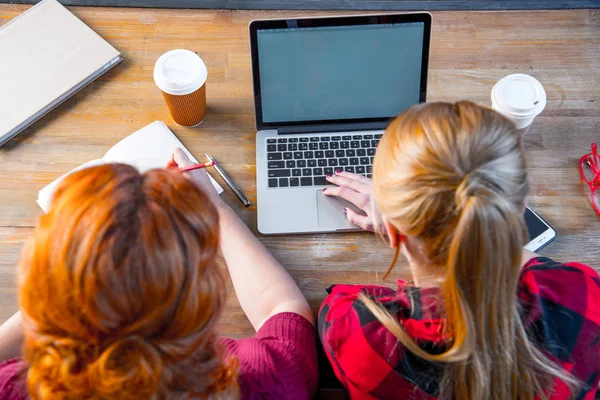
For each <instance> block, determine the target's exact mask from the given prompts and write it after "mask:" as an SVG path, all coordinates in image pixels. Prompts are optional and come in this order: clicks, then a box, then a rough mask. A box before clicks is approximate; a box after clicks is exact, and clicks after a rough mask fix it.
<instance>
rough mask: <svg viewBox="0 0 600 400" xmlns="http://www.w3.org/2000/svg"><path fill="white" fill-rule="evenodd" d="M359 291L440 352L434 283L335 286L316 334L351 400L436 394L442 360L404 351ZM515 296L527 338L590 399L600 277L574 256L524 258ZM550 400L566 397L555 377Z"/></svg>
mask: <svg viewBox="0 0 600 400" xmlns="http://www.w3.org/2000/svg"><path fill="white" fill-rule="evenodd" d="M361 292H364V293H365V294H367V295H368V296H370V297H371V298H373V299H375V300H377V301H378V302H379V303H380V305H381V306H383V307H385V308H386V309H387V311H388V312H389V313H390V314H391V315H392V316H394V317H395V318H397V320H398V321H399V322H401V323H402V325H403V326H404V328H405V329H406V331H407V332H408V333H409V335H410V336H411V337H412V338H413V340H415V342H416V343H417V344H418V345H419V346H420V347H421V348H422V349H423V350H425V351H428V352H430V353H432V354H435V353H439V352H442V351H444V343H446V341H445V340H444V338H443V337H442V336H441V332H443V329H441V327H443V319H441V317H440V311H439V306H437V304H438V303H439V298H440V294H439V290H437V289H419V288H415V287H412V286H410V285H407V284H406V283H404V282H402V281H399V285H398V290H397V291H394V290H392V289H389V288H385V287H380V286H372V285H359V286H351V285H337V286H334V287H333V288H332V289H330V294H329V296H327V298H326V299H325V301H324V303H323V305H322V306H321V309H320V311H319V335H320V336H321V341H322V344H323V348H324V351H325V354H326V355H327V357H328V359H329V361H330V362H331V364H332V367H333V370H334V372H335V374H336V376H337V377H338V379H339V380H340V381H341V383H342V384H343V385H344V386H345V387H346V389H347V390H348V392H349V394H350V396H351V398H352V399H387V398H390V399H391V398H406V399H435V398H436V397H437V395H438V392H439V383H440V381H441V378H442V376H443V369H442V368H443V367H442V366H441V365H435V364H433V363H429V362H426V361H424V360H422V359H419V358H417V357H416V356H414V355H413V354H412V353H411V352H410V351H407V350H406V348H404V346H402V345H401V344H400V343H399V342H398V341H397V339H396V337H395V336H393V335H392V334H391V333H390V332H389V331H388V330H387V329H386V328H385V327H384V326H383V325H382V324H381V323H380V322H379V321H378V320H377V319H376V318H375V317H374V316H373V315H372V313H371V312H370V311H369V310H368V309H367V308H366V307H365V306H364V304H363V303H362V301H360V300H358V296H359V294H360V293H361ZM517 295H518V298H519V301H520V304H521V316H522V318H523V322H524V326H525V329H526V331H527V334H528V336H529V338H530V340H531V341H532V342H533V343H534V344H535V345H537V346H538V347H539V348H540V349H541V350H543V351H544V352H545V353H546V354H547V355H548V357H550V359H551V360H552V361H554V362H556V363H557V364H559V365H560V366H562V367H563V368H564V369H565V370H566V371H568V372H569V373H571V374H572V376H573V377H575V378H576V379H577V380H578V381H579V383H580V385H579V388H578V390H577V394H576V395H575V396H576V398H578V399H584V400H588V399H593V398H594V395H595V393H596V388H597V386H598V383H599V380H600V277H599V276H598V274H597V273H596V272H595V271H594V270H593V269H592V268H590V267H587V266H585V265H583V264H579V263H557V262H554V261H552V260H550V259H547V258H541V257H540V258H535V259H532V260H530V261H529V262H528V263H527V265H525V267H524V268H523V270H522V274H521V277H520V282H519V286H518V290H517ZM549 390H552V392H551V393H550V398H551V399H553V400H558V399H568V398H572V397H573V395H574V393H571V391H570V390H569V388H568V387H567V386H566V385H565V384H564V383H563V382H561V381H559V380H558V379H557V380H556V382H555V384H554V387H553V388H552V389H550V388H549Z"/></svg>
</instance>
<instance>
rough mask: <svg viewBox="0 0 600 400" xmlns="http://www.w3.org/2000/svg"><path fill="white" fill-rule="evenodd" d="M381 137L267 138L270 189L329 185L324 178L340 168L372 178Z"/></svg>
mask: <svg viewBox="0 0 600 400" xmlns="http://www.w3.org/2000/svg"><path fill="white" fill-rule="evenodd" d="M381 136H382V135H381V134H368V135H331V136H296V137H286V138H268V139H266V143H265V145H266V146H267V176H268V186H269V187H270V188H282V187H283V188H287V187H295V186H324V185H330V183H329V182H327V180H326V179H325V175H333V173H334V172H335V170H337V169H341V170H344V171H348V172H353V173H355V174H360V175H364V176H366V177H369V178H370V177H371V175H372V173H373V157H374V156H375V149H376V148H377V145H378V144H379V139H381Z"/></svg>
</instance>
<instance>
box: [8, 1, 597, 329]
mask: <svg viewBox="0 0 600 400" xmlns="http://www.w3.org/2000/svg"><path fill="white" fill-rule="evenodd" d="M27 8H28V6H17V5H0V24H3V23H5V22H7V21H8V20H10V19H11V18H13V17H15V16H17V15H18V14H19V13H21V12H23V11H24V10H25V9H27ZM71 10H72V11H73V12H74V13H75V14H76V15H77V16H78V17H80V18H81V19H82V20H83V21H84V22H86V23H87V24H88V25H89V26H91V27H92V28H93V29H94V30H96V31H97V32H98V33H99V34H100V35H101V36H103V37H104V38H105V39H106V40H108V41H109V42H110V43H111V44H113V45H114V46H115V47H116V48H117V49H119V50H120V51H121V52H122V53H123V56H124V58H125V61H124V62H123V63H122V64H120V65H119V66H117V67H116V68H114V69H113V70H112V71H110V72H109V73H107V74H106V75H104V76H103V77H102V78H101V79H100V80H98V81H97V82H94V83H93V84H91V85H90V86H89V87H87V88H86V89H85V90H83V91H82V92H81V93H79V94H78V95H76V96H75V97H74V98H73V99H71V100H69V101H67V102H66V103H65V104H63V105H62V106H61V107H59V108H58V109H56V110H54V111H53V112H52V113H51V114H50V115H48V116H46V117H45V118H43V119H42V120H41V121H39V122H38V123H36V124H35V125H34V126H33V127H32V128H30V129H29V130H27V131H26V132H24V133H23V134H21V135H20V136H19V137H17V138H15V139H13V140H12V141H10V142H9V143H8V144H7V145H5V146H4V147H2V148H0V170H1V171H2V172H1V175H0V199H1V206H0V210H1V211H0V322H3V321H4V320H5V319H6V318H8V317H9V316H10V315H11V314H12V313H13V312H15V311H16V310H17V292H16V289H15V286H16V284H15V281H16V279H15V277H16V276H15V271H16V265H17V263H18V260H19V253H20V250H21V248H22V246H23V244H24V242H25V240H26V239H27V237H28V235H29V234H30V233H31V231H32V228H33V226H34V225H35V223H36V219H37V217H38V216H39V215H40V209H39V208H38V206H37V204H36V202H35V200H36V198H37V192H38V190H39V189H41V188H42V187H43V186H45V185H46V184H47V183H49V182H50V181H52V180H54V179H55V178H57V177H58V176H60V175H61V174H63V173H64V172H67V171H69V170H71V169H72V168H74V167H76V166H78V165H79V164H82V163H84V162H86V161H89V160H92V159H95V158H99V157H102V156H103V155H104V153H105V152H106V151H107V150H108V149H109V148H110V147H111V146H112V145H113V144H115V143H116V142H117V141H119V140H120V139H122V138H123V137H125V136H127V135H128V134H130V133H132V132H134V131H135V130H137V129H139V128H141V127H143V126H144V125H146V124H148V123H150V122H152V121H154V120H163V121H165V122H166V123H167V125H169V127H170V128H171V129H172V130H173V131H174V132H175V134H176V135H177V136H178V137H179V138H180V139H181V140H182V142H183V143H184V144H185V145H186V146H187V147H188V148H189V149H190V151H192V153H194V154H196V155H202V154H203V152H204V151H210V153H211V154H213V155H214V156H215V157H216V158H217V159H218V160H220V162H221V163H222V164H223V166H224V167H225V168H226V169H227V170H228V171H229V172H230V173H231V175H232V176H233V177H234V179H235V181H236V182H237V183H238V184H239V186H241V188H242V189H243V190H244V192H246V193H247V195H248V197H249V199H250V200H251V201H252V203H253V204H256V187H255V172H256V168H255V155H254V150H255V149H254V147H255V146H254V135H255V133H256V131H255V128H254V111H253V99H252V82H251V75H250V56H249V45H248V32H247V30H248V28H247V27H248V22H249V21H250V20H252V19H255V18H272V17H282V16H290V15H298V14H302V15H310V14H311V13H294V14H291V13H290V12H259V11H203V10H195V11H191V10H151V9H143V10H142V9H109V8H78V7H74V8H71ZM433 21H434V22H433V38H432V45H431V58H430V75H429V85H428V100H429V101H434V100H443V101H456V100H459V99H470V100H474V101H477V102H480V103H483V104H489V103H490V100H489V97H490V96H489V93H490V90H491V88H492V86H493V85H494V83H495V82H496V81H497V80H498V79H500V78H501V77H503V76H504V75H507V74H509V73H514V72H523V73H529V74H531V75H533V76H535V77H536V78H538V79H539V80H540V81H541V82H542V83H543V85H544V87H545V88H546V91H547V94H548V105H547V108H546V110H545V111H544V112H543V114H542V115H541V116H539V117H538V118H537V119H536V121H535V123H534V126H533V127H532V128H531V130H530V132H529V133H528V135H527V137H526V145H527V151H528V156H529V162H530V164H529V165H530V170H531V181H532V193H531V196H530V198H529V201H530V204H531V205H532V206H533V207H534V208H535V209H536V210H537V211H538V212H539V213H540V214H541V215H542V216H543V217H544V218H546V219H547V220H548V221H549V222H550V223H551V224H552V225H553V226H554V228H555V229H556V230H557V231H558V238H557V239H556V241H555V242H554V243H553V244H551V245H550V246H549V247H548V248H547V249H545V250H543V251H542V254H543V255H547V256H549V257H553V258H555V259H558V260H579V261H582V262H584V263H587V264H589V265H591V266H593V267H595V268H600V246H599V243H600V217H598V216H597V215H596V214H595V213H594V211H593V210H592V207H591V206H590V203H589V198H588V195H589V192H588V188H587V186H585V185H584V184H582V182H581V180H580V177H579V167H578V160H579V158H580V157H581V156H582V155H583V154H584V153H587V152H589V149H590V144H591V142H592V141H597V142H600V84H599V81H600V72H599V71H600V69H599V68H598V65H600V13H599V12H598V11H588V10H578V11H552V12H436V13H433ZM174 48H186V49H190V50H193V51H197V52H199V54H200V55H201V57H202V58H203V59H204V61H205V63H206V64H207V66H208V70H209V78H208V85H207V96H208V104H209V106H208V107H209V110H208V116H207V118H206V120H205V121H204V122H203V124H202V125H201V127H199V128H197V129H188V128H182V127H179V126H177V125H176V124H175V123H174V122H173V121H172V119H171V118H170V116H169V113H168V111H167V108H166V107H165V105H164V103H163V99H162V97H161V95H160V93H159V91H158V89H157V88H156V87H155V85H154V82H153V79H152V69H153V66H154V62H155V61H156V59H157V58H158V57H159V56H160V55H161V54H162V53H164V52H165V51H167V50H170V49H174ZM217 179H218V180H219V181H220V179H219V178H217ZM223 198H224V199H225V201H226V202H227V203H229V204H230V205H231V206H232V207H233V208H234V209H235V210H237V212H238V214H239V215H240V216H241V218H243V220H244V221H245V222H246V223H247V224H248V225H249V226H250V227H251V229H252V230H253V231H254V232H257V231H256V207H251V208H249V209H243V208H242V207H241V206H240V204H239V202H238V200H237V199H236V198H235V197H234V195H233V194H232V193H231V192H230V191H229V190H226V191H225V193H224V194H223ZM260 238H261V240H262V242H263V243H264V244H265V246H267V247H268V248H269V250H270V251H272V252H273V254H274V255H275V257H276V258H277V259H278V260H280V261H281V263H282V264H283V265H284V266H285V267H286V268H287V269H288V271H290V273H291V274H292V276H293V277H294V279H296V281H297V282H298V284H299V285H300V287H301V288H302V291H303V292H304V294H305V295H306V296H307V297H308V298H309V300H310V302H311V304H312V305H313V307H314V308H315V310H316V309H317V308H318V306H319V304H320V302H321V300H322V299H323V297H324V295H325V288H326V287H328V286H329V285H331V284H333V283H338V282H350V283H380V278H381V275H382V272H383V271H385V269H386V268H387V266H388V263H389V262H390V260H391V257H392V253H391V251H390V250H389V249H388V248H387V247H386V246H385V245H384V244H383V243H381V242H380V241H379V240H378V239H377V238H375V237H374V235H372V234H367V233H348V234H325V235H310V236H270V237H265V236H260ZM403 266H404V267H406V262H405V261H404V260H401V261H400V262H399V265H398V267H397V268H396V273H397V274H402V273H403ZM405 272H406V271H405V268H404V273H405ZM266 278H267V277H265V279H266ZM565 284H568V283H565ZM57 290H60V288H57ZM228 290H229V292H230V296H229V301H228V303H227V309H226V312H225V315H224V318H223V323H222V332H223V333H224V334H226V335H231V336H234V337H238V336H242V335H246V334H250V333H251V332H252V329H251V326H250V324H249V323H248V321H247V320H246V318H245V317H244V315H243V313H242V312H241V310H240V308H239V305H238V303H237V299H236V298H235V296H234V294H233V292H232V290H231V286H229V288H228Z"/></svg>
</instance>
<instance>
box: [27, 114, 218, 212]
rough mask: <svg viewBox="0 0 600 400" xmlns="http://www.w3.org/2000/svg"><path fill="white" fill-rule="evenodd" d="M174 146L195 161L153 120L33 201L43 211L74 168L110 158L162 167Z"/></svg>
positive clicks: (141, 167) (139, 165) (145, 167)
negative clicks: (59, 185) (35, 201)
mask: <svg viewBox="0 0 600 400" xmlns="http://www.w3.org/2000/svg"><path fill="white" fill-rule="evenodd" d="M176 147H180V148H181V149H182V150H183V151H185V153H186V154H187V155H188V156H189V157H190V158H191V159H192V161H194V162H198V160H197V159H196V158H195V157H194V156H193V155H192V153H190V152H189V151H188V150H187V149H186V148H185V147H184V146H183V144H182V143H181V142H180V141H179V139H177V137H176V136H175V135H174V134H173V132H171V130H170V129H169V128H168V127H167V126H166V125H165V123H164V122H162V121H154V122H153V123H151V124H150V125H147V126H145V127H144V128H142V129H140V130H139V131H137V132H135V133H132V134H131V135H129V136H127V137H126V138H125V139H123V140H121V141H120V142H119V143H117V144H116V145H114V146H113V147H112V148H111V149H110V150H108V152H107V153H106V154H105V155H104V157H102V159H99V160H93V161H90V162H87V163H85V164H83V165H80V166H79V167H77V168H75V169H74V170H72V171H69V172H67V173H66V174H64V175H63V176H61V177H60V178H58V179H57V180H55V181H54V182H52V183H51V184H49V185H48V186H46V187H45V188H43V189H42V190H40V192H39V193H38V199H37V203H38V204H39V205H40V207H41V208H42V210H44V212H48V210H49V209H50V206H51V205H52V196H53V195H54V191H55V190H56V187H57V186H58V184H59V183H60V181H61V180H62V179H64V177H65V176H67V175H69V174H72V173H73V172H75V171H79V170H81V169H84V168H89V167H93V166H96V165H102V164H106V163H111V162H115V163H124V164H129V165H133V166H134V167H136V168H137V169H138V170H139V171H140V172H146V171H148V170H149V169H152V168H163V167H164V166H165V165H166V163H167V162H168V161H169V159H170V158H171V154H172V153H173V150H174V149H175V148H176ZM209 176H210V175H209ZM210 180H211V181H212V183H213V185H214V186H215V188H216V189H217V192H219V194H221V193H222V192H223V188H222V187H221V186H220V185H219V184H218V183H217V182H215V180H214V179H213V178H212V177H211V178H210Z"/></svg>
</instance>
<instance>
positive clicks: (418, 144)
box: [360, 102, 575, 400]
mask: <svg viewBox="0 0 600 400" xmlns="http://www.w3.org/2000/svg"><path fill="white" fill-rule="evenodd" d="M374 167H375V173H374V193H375V199H376V202H377V206H378V208H379V209H380V210H381V213H382V215H383V216H384V217H386V219H387V220H388V221H390V222H391V223H392V224H393V225H394V226H395V227H396V228H397V229H398V230H399V231H400V232H402V233H404V234H406V235H409V236H411V237H414V238H416V240H417V241H418V242H419V248H421V249H422V253H423V254H419V255H417V256H418V258H420V259H421V260H427V262H428V263H430V265H431V266H435V267H438V268H439V267H441V268H442V269H441V270H442V271H444V272H443V274H444V280H443V284H442V287H441V294H442V301H443V309H444V312H445V317H446V318H445V320H446V323H445V337H449V338H451V340H450V341H449V343H447V347H446V350H445V351H444V352H443V353H441V354H430V353H428V352H426V351H424V350H422V349H421V348H420V347H419V346H418V345H417V344H416V343H415V342H414V341H413V340H412V338H411V337H410V336H409V335H408V334H407V333H406V331H405V330H404V328H403V327H402V325H401V324H400V323H399V322H398V320H397V319H395V318H394V317H393V316H392V315H390V314H389V313H388V312H387V311H386V310H385V309H384V308H383V307H381V306H380V305H379V304H378V303H376V302H375V301H374V300H373V299H371V298H369V297H367V296H366V295H364V294H363V295H361V296H360V298H361V300H362V301H363V302H364V304H365V305H366V307H367V308H368V309H369V310H370V311H371V312H372V313H373V314H374V315H375V316H376V317H377V318H378V319H379V321H380V322H381V323H382V324H383V325H384V326H385V327H386V328H387V329H388V330H389V331H390V332H391V333H392V334H394V335H395V336H396V338H397V339H398V340H399V341H400V342H401V343H402V344H403V345H404V346H405V347H406V348H407V349H408V350H409V351H411V352H413V353H414V354H415V355H417V356H418V357H421V358H423V359H425V360H428V361H432V362H440V363H444V364H445V369H444V378H443V381H442V384H441V389H440V395H439V397H440V398H454V399H457V400H461V399H497V400H501V399H502V400H504V399H516V398H518V399H522V400H523V399H533V398H534V397H535V396H540V397H542V398H544V397H547V396H548V395H549V394H550V393H551V390H552V386H551V385H552V382H553V378H554V377H559V378H561V379H562V380H563V381H564V382H565V383H566V384H568V385H570V386H571V387H574V386H575V382H574V380H573V379H572V378H571V377H570V375H568V374H567V373H566V372H565V371H564V370H563V369H562V368H560V367H559V366H557V365H556V364H555V363H553V362H551V361H550V360H549V359H548V358H547V357H546V356H545V355H544V354H543V353H542V352H541V351H540V350H539V349H537V348H536V346H535V345H533V344H532V343H530V342H529V339H528V337H527V334H526V333H525V329H524V327H523V324H522V321H521V318H520V314H519V302H518V299H517V285H518V281H519V275H520V268H521V257H522V246H523V244H524V243H525V237H526V228H525V224H524V222H523V217H522V214H521V212H520V210H521V207H522V205H523V204H524V201H525V196H526V193H527V190H528V184H527V169H526V163H525V157H524V152H523V144H522V139H521V137H520V136H519V135H518V134H517V132H516V131H515V128H514V126H513V125H512V124H511V123H510V122H509V121H507V120H506V119H504V118H503V117H501V116H500V115H499V114H497V113H495V112H494V111H492V110H489V109H486V108H483V107H479V106H477V105H475V104H473V103H470V102H460V103H457V104H445V103H431V104H426V105H421V106H417V107H414V108H412V109H411V110H409V111H407V112H406V113H404V114H403V115H401V116H400V117H398V118H397V119H396V120H395V121H394V122H393V123H392V124H391V125H390V127H389V128H388V130H387V131H386V134H385V135H384V137H383V139H382V141H381V143H380V146H379V149H378V151H377V155H376V158H375V166H374Z"/></svg>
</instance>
